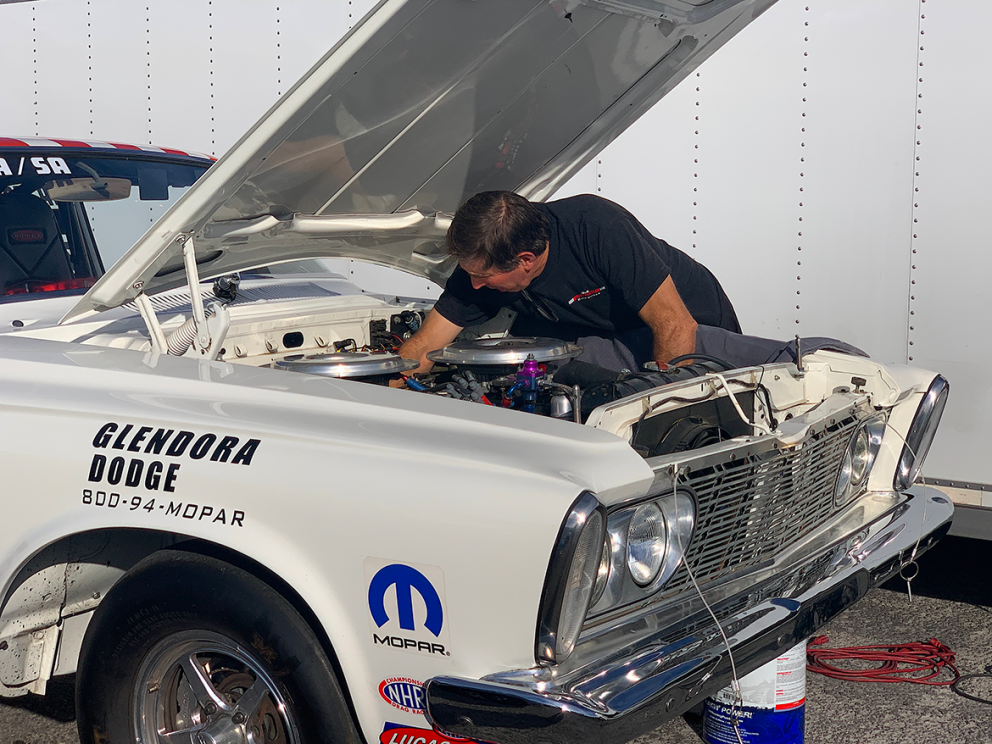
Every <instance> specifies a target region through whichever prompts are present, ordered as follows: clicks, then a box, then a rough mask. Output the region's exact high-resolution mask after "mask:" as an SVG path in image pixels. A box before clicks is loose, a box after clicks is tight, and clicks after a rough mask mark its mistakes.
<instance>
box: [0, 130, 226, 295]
mask: <svg viewBox="0 0 992 744" xmlns="http://www.w3.org/2000/svg"><path fill="white" fill-rule="evenodd" d="M208 166H209V163H206V162H204V163H199V162H196V161H191V159H189V158H179V157H170V156H168V155H163V156H161V157H148V156H141V157H139V156H135V155H121V154H117V153H113V152H98V151H86V152H81V153H80V152H67V151H66V150H64V149H62V150H58V149H56V150H46V149H41V148H35V147H32V148H20V149H10V150H6V149H0V302H10V301H16V300H18V299H25V298H26V296H28V295H36V294H37V293H39V292H58V293H68V294H80V293H82V292H85V291H86V289H87V288H89V287H91V286H92V285H93V284H94V283H96V280H97V279H99V278H100V277H101V276H102V275H103V273H104V271H105V270H106V269H107V268H109V267H110V266H112V265H113V264H114V262H115V261H117V259H119V258H120V257H121V256H122V255H124V253H125V252H126V251H127V250H128V249H129V248H130V247H131V246H132V245H133V244H134V243H135V242H136V241H137V240H138V238H140V237H141V236H142V235H143V234H144V233H145V231H146V230H148V228H149V227H151V225H152V224H153V223H154V222H155V221H156V220H157V219H158V218H159V217H161V216H162V215H163V214H164V213H165V212H166V210H167V209H168V208H169V207H170V206H172V204H173V203H174V202H175V201H176V200H177V199H178V198H179V197H180V196H182V195H183V194H184V193H185V192H186V191H187V189H188V188H189V187H190V186H191V185H192V184H193V182H194V181H196V179H197V178H199V177H200V176H201V175H202V174H203V173H204V172H206V170H207V168H208Z"/></svg>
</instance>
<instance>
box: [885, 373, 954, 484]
mask: <svg viewBox="0 0 992 744" xmlns="http://www.w3.org/2000/svg"><path fill="white" fill-rule="evenodd" d="M950 390H951V386H950V383H948V382H947V380H946V379H945V378H944V377H943V376H942V375H937V376H936V377H934V379H933V381H932V382H931V383H930V387H928V388H927V391H926V393H924V394H923V399H922V400H920V405H919V406H917V408H916V413H915V414H914V416H913V421H912V423H911V424H910V426H909V432H908V433H907V434H906V440H905V442H903V447H902V453H901V454H900V455H899V462H898V463H897V465H896V474H895V478H894V479H893V482H892V485H893V488H895V490H896V491H905V490H906V489H907V488H909V487H910V486H912V485H913V483H915V482H916V479H917V477H918V476H919V474H920V470H921V469H922V468H923V462H924V460H926V457H927V454H928V453H929V452H930V446H931V445H932V444H933V440H934V437H935V436H936V435H937V428H938V426H939V425H940V417H941V416H942V415H943V413H944V408H945V407H946V406H947V397H948V395H949V394H950Z"/></svg>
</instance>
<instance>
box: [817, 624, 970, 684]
mask: <svg viewBox="0 0 992 744" xmlns="http://www.w3.org/2000/svg"><path fill="white" fill-rule="evenodd" d="M829 640H830V639H829V638H827V636H817V637H816V638H813V639H812V640H811V641H810V642H809V645H808V646H807V648H806V668H807V669H809V670H810V671H811V672H816V673H817V674H822V675H824V676H826V677H832V678H833V679H843V680H848V681H850V682H913V683H915V684H918V685H938V686H946V685H953V684H954V683H955V682H956V681H957V680H958V678H959V677H960V676H961V673H960V672H958V669H957V667H956V666H954V652H953V651H951V649H949V648H948V647H947V646H945V645H944V644H943V643H941V642H940V641H938V640H937V639H936V638H931V639H930V640H929V641H920V642H918V643H901V644H899V645H895V646H848V647H847V648H822V645H823V644H824V643H826V642H827V641H829ZM838 660H846V661H856V662H868V663H876V666H872V667H869V668H867V669H864V668H862V669H851V668H842V667H838V666H834V665H833V664H831V663H828V662H833V661H838ZM944 669H947V670H949V671H950V672H951V673H952V674H953V675H954V677H953V679H944V680H940V679H938V677H940V675H941V673H942V672H943V671H944ZM907 675H911V676H907Z"/></svg>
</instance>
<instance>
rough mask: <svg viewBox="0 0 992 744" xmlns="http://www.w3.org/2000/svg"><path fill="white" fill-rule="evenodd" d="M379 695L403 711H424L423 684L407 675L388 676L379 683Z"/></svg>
mask: <svg viewBox="0 0 992 744" xmlns="http://www.w3.org/2000/svg"><path fill="white" fill-rule="evenodd" d="M379 696H380V697H381V698H382V699H383V700H385V701H386V702H387V703H389V704H390V705H392V706H393V707H394V708H399V709H400V710H401V711H403V712H404V713H421V714H423V712H424V685H423V682H419V681H417V680H415V679H410V678H409V677H390V678H389V679H384V680H382V682H380V683H379Z"/></svg>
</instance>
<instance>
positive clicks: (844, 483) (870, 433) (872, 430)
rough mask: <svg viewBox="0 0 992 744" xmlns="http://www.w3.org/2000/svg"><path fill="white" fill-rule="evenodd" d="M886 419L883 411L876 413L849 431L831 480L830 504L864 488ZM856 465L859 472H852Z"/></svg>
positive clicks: (841, 503) (842, 501)
mask: <svg viewBox="0 0 992 744" xmlns="http://www.w3.org/2000/svg"><path fill="white" fill-rule="evenodd" d="M887 420H888V416H887V414H886V413H885V412H882V413H878V414H876V415H874V416H872V417H871V418H868V419H866V420H865V421H862V422H861V424H860V425H859V426H858V428H857V429H856V430H855V431H854V434H852V435H851V438H850V439H849V440H848V443H847V447H846V449H845V450H844V458H843V460H842V463H841V467H840V470H839V471H838V473H837V480H836V482H835V483H834V506H836V507H841V506H844V505H846V504H849V503H850V502H851V501H853V500H854V499H855V498H857V497H858V496H860V495H861V494H863V493H865V491H866V490H867V486H868V480H869V478H870V477H871V471H872V468H873V467H874V466H875V461H876V460H877V459H878V453H879V450H881V448H882V437H883V436H884V434H885V427H886V422H887ZM861 448H863V452H862V453H860V454H856V450H857V449H861ZM856 469H857V470H860V474H859V475H856V473H855V470H856Z"/></svg>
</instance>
